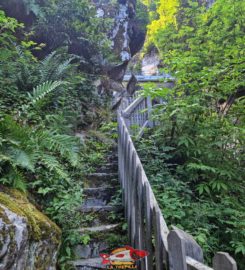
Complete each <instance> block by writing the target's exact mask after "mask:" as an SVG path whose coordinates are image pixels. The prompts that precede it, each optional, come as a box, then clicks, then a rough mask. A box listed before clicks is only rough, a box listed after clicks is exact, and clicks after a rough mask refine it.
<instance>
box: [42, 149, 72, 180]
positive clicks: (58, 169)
mask: <svg viewBox="0 0 245 270" xmlns="http://www.w3.org/2000/svg"><path fill="white" fill-rule="evenodd" d="M40 161H41V163H42V164H43V165H44V166H45V167H46V168H47V169H48V170H49V171H51V172H55V173H56V174H57V175H58V176H59V177H60V178H61V179H64V180H66V181H67V182H69V180H70V178H69V175H68V173H67V172H66V171H65V170H64V168H63V166H62V165H61V164H60V163H59V161H58V160H57V159H56V158H55V157H54V156H51V155H48V154H44V153H42V154H41V155H40Z"/></svg>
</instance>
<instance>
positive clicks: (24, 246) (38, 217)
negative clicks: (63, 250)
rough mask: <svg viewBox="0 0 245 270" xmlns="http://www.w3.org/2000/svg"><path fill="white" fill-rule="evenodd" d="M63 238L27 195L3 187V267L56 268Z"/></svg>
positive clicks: (10, 269) (0, 242)
mask: <svg viewBox="0 0 245 270" xmlns="http://www.w3.org/2000/svg"><path fill="white" fill-rule="evenodd" d="M60 238H61V231H60V229H59V228H58V227H57V225H56V224H54V223H53V222H52V221H50V220H49V219H48V218H47V217H46V216H45V215H44V214H42V213H41V212H39V211H38V210H37V209H36V208H35V207H34V206H33V205H32V204H31V203H30V202H29V201H28V200H27V198H26V197H25V195H23V194H22V193H20V192H19V191H16V190H7V189H4V190H1V189H0V270H55V269H56V261H57V253H58V249H59V245H60Z"/></svg>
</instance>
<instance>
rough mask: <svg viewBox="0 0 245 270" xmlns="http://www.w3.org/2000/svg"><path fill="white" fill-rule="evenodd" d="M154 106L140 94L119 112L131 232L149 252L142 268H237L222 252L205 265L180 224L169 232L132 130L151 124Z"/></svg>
mask: <svg viewBox="0 0 245 270" xmlns="http://www.w3.org/2000/svg"><path fill="white" fill-rule="evenodd" d="M142 104H143V106H142ZM151 108H152V104H151V100H150V99H149V98H143V97H139V98H136V99H135V100H134V101H133V102H132V103H131V104H130V105H129V106H128V107H127V108H126V109H124V111H123V112H122V111H121V110H120V109H119V110H118V114H117V121H118V164H119V179H120V183H121V187H122V194H123V204H124V207H125V216H126V219H127V223H128V236H129V240H130V242H131V245H132V246H134V247H135V248H137V249H143V250H147V251H148V252H149V256H148V257H147V258H146V259H145V260H141V261H139V262H138V267H139V269H140V270H188V269H190V267H191V269H193V270H224V269H225V270H237V266H236V262H235V261H234V259H233V258H232V257H231V256H230V255H229V254H228V253H223V252H218V253H217V254H216V255H215V256H214V259H213V268H210V267H208V266H206V265H205V264H204V263H203V252H202V249H201V247H200V246H199V245H198V244H197V243H196V242H195V240H194V239H193V238H192V237H191V236H190V235H189V234H187V233H186V232H184V231H182V230H179V229H178V228H174V230H172V231H170V232H169V229H168V227H167V224H166V222H165V220H164V217H163V215H162V213H161V210H160V208H159V205H158V203H157V200H156V198H155V195H154V193H153V191H152V188H151V185H150V183H149V181H148V179H147V176H146V173H145V171H144V168H143V165H142V163H141V161H140V158H139V156H138V153H137V151H136V149H135V146H134V143H133V140H132V138H131V133H130V127H131V126H132V125H133V124H135V123H137V124H139V126H140V133H139V134H138V135H142V134H141V133H143V130H144V128H145V127H146V126H148V127H151V124H150V119H149V117H150V111H151ZM142 109H144V110H146V111H147V114H145V116H144V117H141V116H139V114H140V113H141V111H142ZM133 114H136V116H135V115H133Z"/></svg>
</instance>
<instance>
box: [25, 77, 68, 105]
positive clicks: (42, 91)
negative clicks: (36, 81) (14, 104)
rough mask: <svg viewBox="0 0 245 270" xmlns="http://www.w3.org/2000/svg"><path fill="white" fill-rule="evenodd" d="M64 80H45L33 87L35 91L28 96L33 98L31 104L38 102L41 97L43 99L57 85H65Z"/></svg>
mask: <svg viewBox="0 0 245 270" xmlns="http://www.w3.org/2000/svg"><path fill="white" fill-rule="evenodd" d="M64 84H65V82H63V81H54V82H49V81H47V82H45V83H43V84H41V85H38V86H37V87H35V88H34V89H33V93H32V94H30V93H28V96H29V98H30V100H31V104H32V105H35V104H37V103H38V102H39V101H40V100H41V99H43V98H44V97H45V96H46V95H48V94H49V93H51V92H52V91H54V90H55V89H56V88H57V87H59V86H61V85H64Z"/></svg>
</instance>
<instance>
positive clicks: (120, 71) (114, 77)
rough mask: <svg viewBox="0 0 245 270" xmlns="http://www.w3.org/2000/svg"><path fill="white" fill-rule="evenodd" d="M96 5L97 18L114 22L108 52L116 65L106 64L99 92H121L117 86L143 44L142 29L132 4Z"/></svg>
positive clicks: (121, 1)
mask: <svg viewBox="0 0 245 270" xmlns="http://www.w3.org/2000/svg"><path fill="white" fill-rule="evenodd" d="M96 5H97V14H98V16H101V17H107V18H108V17H109V18H112V19H113V20H114V27H113V29H112V30H111V32H110V34H109V37H110V40H111V41H112V51H113V53H114V55H115V56H116V58H117V64H112V63H107V65H106V66H104V68H103V70H104V71H105V74H104V75H106V76H108V78H106V79H102V81H101V84H100V86H99V91H100V92H101V93H103V92H108V91H111V90H112V91H116V92H122V89H124V87H123V86H122V85H121V82H122V80H123V77H124V75H125V72H126V69H127V65H128V63H129V61H130V60H131V58H132V57H133V56H134V55H135V54H136V53H137V52H139V51H140V49H141V48H142V46H143V44H144V41H145V35H146V25H142V23H140V22H139V21H138V19H137V17H136V0H117V1H114V2H113V1H104V2H103V1H101V2H99V3H96Z"/></svg>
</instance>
